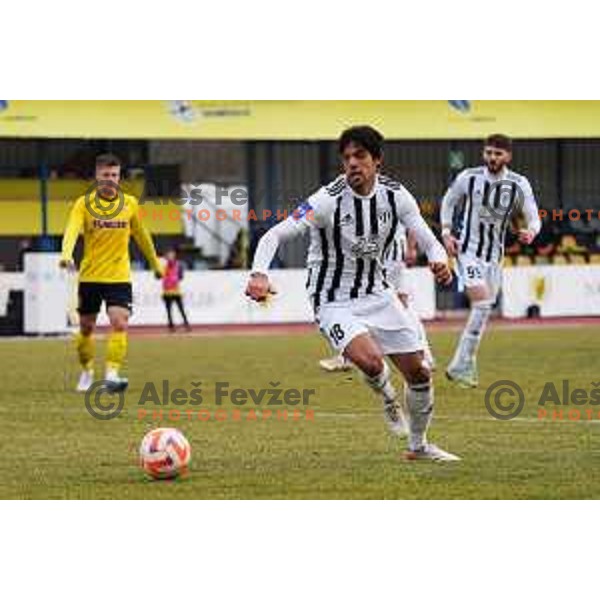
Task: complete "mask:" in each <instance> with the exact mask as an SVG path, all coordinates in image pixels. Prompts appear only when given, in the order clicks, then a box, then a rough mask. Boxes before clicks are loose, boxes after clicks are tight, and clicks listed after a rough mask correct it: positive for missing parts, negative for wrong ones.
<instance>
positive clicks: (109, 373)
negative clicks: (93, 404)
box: [104, 369, 119, 381]
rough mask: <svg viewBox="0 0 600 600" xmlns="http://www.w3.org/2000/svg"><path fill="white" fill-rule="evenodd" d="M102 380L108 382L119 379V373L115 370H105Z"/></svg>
mask: <svg viewBox="0 0 600 600" xmlns="http://www.w3.org/2000/svg"><path fill="white" fill-rule="evenodd" d="M104 378H105V379H108V380H109V381H112V380H115V379H119V371H117V370H116V369H106V373H105V375H104Z"/></svg>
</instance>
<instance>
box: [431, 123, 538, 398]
mask: <svg viewBox="0 0 600 600" xmlns="http://www.w3.org/2000/svg"><path fill="white" fill-rule="evenodd" d="M511 159H512V141H511V139H510V138H509V137H507V136H505V135H501V134H494V135H491V136H489V137H488V138H487V139H486V140H485V142H484V147H483V161H484V166H482V167H477V168H472V169H465V170H464V171H462V172H461V173H460V174H459V175H458V177H457V178H456V179H455V181H454V183H453V184H452V185H451V186H450V189H449V190H448V191H447V192H446V195H445V196H444V199H443V200H442V208H441V219H440V220H441V223H442V239H443V240H444V245H445V247H446V250H447V252H448V254H449V255H450V256H455V257H456V258H457V267H458V273H459V276H460V279H461V280H462V282H463V283H464V286H465V289H466V293H467V296H468V298H469V301H470V303H471V310H470V314H469V318H468V320H467V324H466V326H465V329H464V331H463V333H462V335H461V338H460V342H459V344H458V347H457V348H456V352H455V353H454V357H453V358H452V360H451V362H450V364H449V365H448V368H447V370H446V375H447V376H448V378H449V379H450V380H453V381H456V382H457V383H458V384H459V385H461V386H462V387H476V386H477V385H478V382H479V377H478V372H477V351H478V349H479V344H480V342H481V338H482V336H483V333H484V331H485V327H486V324H487V321H488V318H489V315H490V312H491V310H492V307H493V305H494V303H495V301H496V298H497V295H498V292H499V290H500V285H501V277H502V270H501V265H502V260H503V258H504V239H505V236H506V231H507V229H508V227H510V226H511V223H512V222H513V221H514V220H515V219H516V218H518V217H523V218H524V221H525V227H524V228H522V229H520V230H518V232H517V234H518V238H519V241H520V242H521V244H531V243H532V242H533V240H534V238H535V236H536V235H537V234H538V233H539V231H540V228H541V223H540V219H539V215H538V208H537V205H536V202H535V198H534V196H533V191H532V189H531V185H530V184H529V181H528V180H527V178H526V177H525V176H524V175H520V174H518V173H515V172H514V171H511V170H510V169H509V168H508V165H509V164H510V162H511ZM463 201H464V205H463V207H462V208H463V212H462V217H461V224H460V228H459V229H460V234H459V235H458V237H457V236H455V235H454V230H453V219H454V213H455V210H456V209H457V208H458V206H459V204H462V203H463Z"/></svg>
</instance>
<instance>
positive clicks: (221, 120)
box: [0, 100, 600, 140]
mask: <svg viewBox="0 0 600 600" xmlns="http://www.w3.org/2000/svg"><path fill="white" fill-rule="evenodd" d="M174 102H176V103H178V104H174ZM453 102H468V105H467V106H465V107H462V110H461V107H458V106H457V105H456V104H454V105H451V104H450V103H449V101H447V100H398V101H381V100H363V101H344V100H342V101H333V100H330V101H322V100H307V101H305V100H287V101H283V100H277V101H270V100H269V101H266V100H261V101H254V100H236V101H218V100H212V101H206V100H204V101H203V100H182V101H164V100H147V101H139V100H130V101H127V100H119V101H113V100H105V101H96V100H93V101H92V100H88V101H80V100H72V101H47V100H23V101H21V100H14V101H12V100H9V101H8V105H7V107H6V108H4V109H2V110H0V136H4V137H9V136H10V137H14V136H16V137H58V138H61V137H69V138H82V137H91V138H94V137H95V138H129V139H134V138H135V139H236V140H239V139H241V140H244V139H275V140H277V139H281V140H294V139H335V138H336V137H337V136H338V135H339V133H340V131H341V130H342V129H343V128H345V127H347V126H349V125H352V124H357V123H369V124H372V125H374V126H376V127H378V128H380V129H381V130H382V132H383V134H384V135H385V136H386V137H387V138H388V139H468V138H481V137H484V136H485V135H487V134H489V133H491V132H495V131H500V132H503V133H507V134H509V135H512V136H514V137H533V138H535V137H537V138H556V137H583V138H585V137H600V102H599V101H591V100H590V101H578V100H568V101H563V100H560V101H559V100H502V101H500V100H473V101H453ZM182 103H183V104H182ZM182 106H183V107H184V108H185V111H184V113H183V116H182V113H181V112H178V111H177V107H182Z"/></svg>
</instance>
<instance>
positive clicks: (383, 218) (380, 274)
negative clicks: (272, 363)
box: [252, 176, 447, 308]
mask: <svg viewBox="0 0 600 600" xmlns="http://www.w3.org/2000/svg"><path fill="white" fill-rule="evenodd" d="M399 226H403V227H404V228H407V229H411V230H413V231H414V232H415V235H416V237H417V242H418V244H419V247H420V248H421V249H422V250H423V251H424V252H425V253H426V254H427V255H428V257H429V259H430V260H431V261H432V262H446V261H447V256H446V252H445V250H444V248H443V246H442V245H441V244H440V243H439V242H438V241H437V240H436V238H435V236H434V235H433V233H432V232H431V230H430V229H429V227H428V226H427V224H426V223H425V221H424V220H423V218H422V216H421V213H420V212H419V208H418V206H417V203H416V201H415V199H414V198H413V197H412V195H411V194H410V192H408V191H407V190H406V188H404V187H403V186H402V185H401V184H399V183H398V182H396V181H393V180H392V179H389V178H387V177H385V176H378V177H377V181H376V183H375V186H374V189H373V191H372V192H371V193H370V194H369V195H367V196H359V195H357V194H356V193H355V192H354V191H353V190H352V188H351V187H350V186H349V185H348V183H347V181H346V178H345V177H344V176H342V177H339V178H337V179H336V180H334V181H333V182H332V183H330V184H329V185H326V186H324V187H323V188H321V189H320V190H319V191H317V192H316V193H315V194H313V195H312V196H311V197H310V198H309V199H308V200H307V201H306V202H305V203H303V204H302V205H301V206H300V208H299V210H298V211H296V214H295V215H293V216H291V217H289V218H288V219H286V220H285V221H283V222H281V223H279V224H278V225H276V226H275V227H273V228H272V229H271V230H269V231H268V232H267V233H266V234H265V235H264V236H263V237H262V238H261V240H260V242H259V244H258V247H257V250H256V254H255V257H254V263H253V267H252V270H253V272H259V273H266V272H267V271H268V268H269V266H270V264H271V261H272V259H273V257H274V255H275V252H276V251H277V247H278V246H279V243H280V242H281V241H283V240H285V239H287V238H290V237H292V236H295V235H298V234H300V233H302V232H305V231H308V232H309V234H310V245H309V249H308V256H307V261H306V264H307V267H308V277H307V284H306V286H307V289H308V292H309V294H310V296H311V298H312V300H313V302H314V305H315V308H318V307H319V306H320V305H322V304H324V303H330V302H347V301H351V300H355V299H358V298H363V297H367V296H369V295H371V294H376V293H378V292H381V291H383V290H386V289H388V288H390V285H389V283H388V282H387V280H386V265H385V260H386V257H389V256H390V252H392V253H393V244H394V242H395V240H396V235H397V232H398V227H399ZM396 242H397V240H396ZM396 251H398V247H397V246H396Z"/></svg>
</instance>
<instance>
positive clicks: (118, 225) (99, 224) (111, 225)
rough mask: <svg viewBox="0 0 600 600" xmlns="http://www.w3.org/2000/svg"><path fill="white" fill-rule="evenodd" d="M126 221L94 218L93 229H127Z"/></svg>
mask: <svg viewBox="0 0 600 600" xmlns="http://www.w3.org/2000/svg"><path fill="white" fill-rule="evenodd" d="M127 225H128V222H127V221H101V220H100V219H94V229H127Z"/></svg>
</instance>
